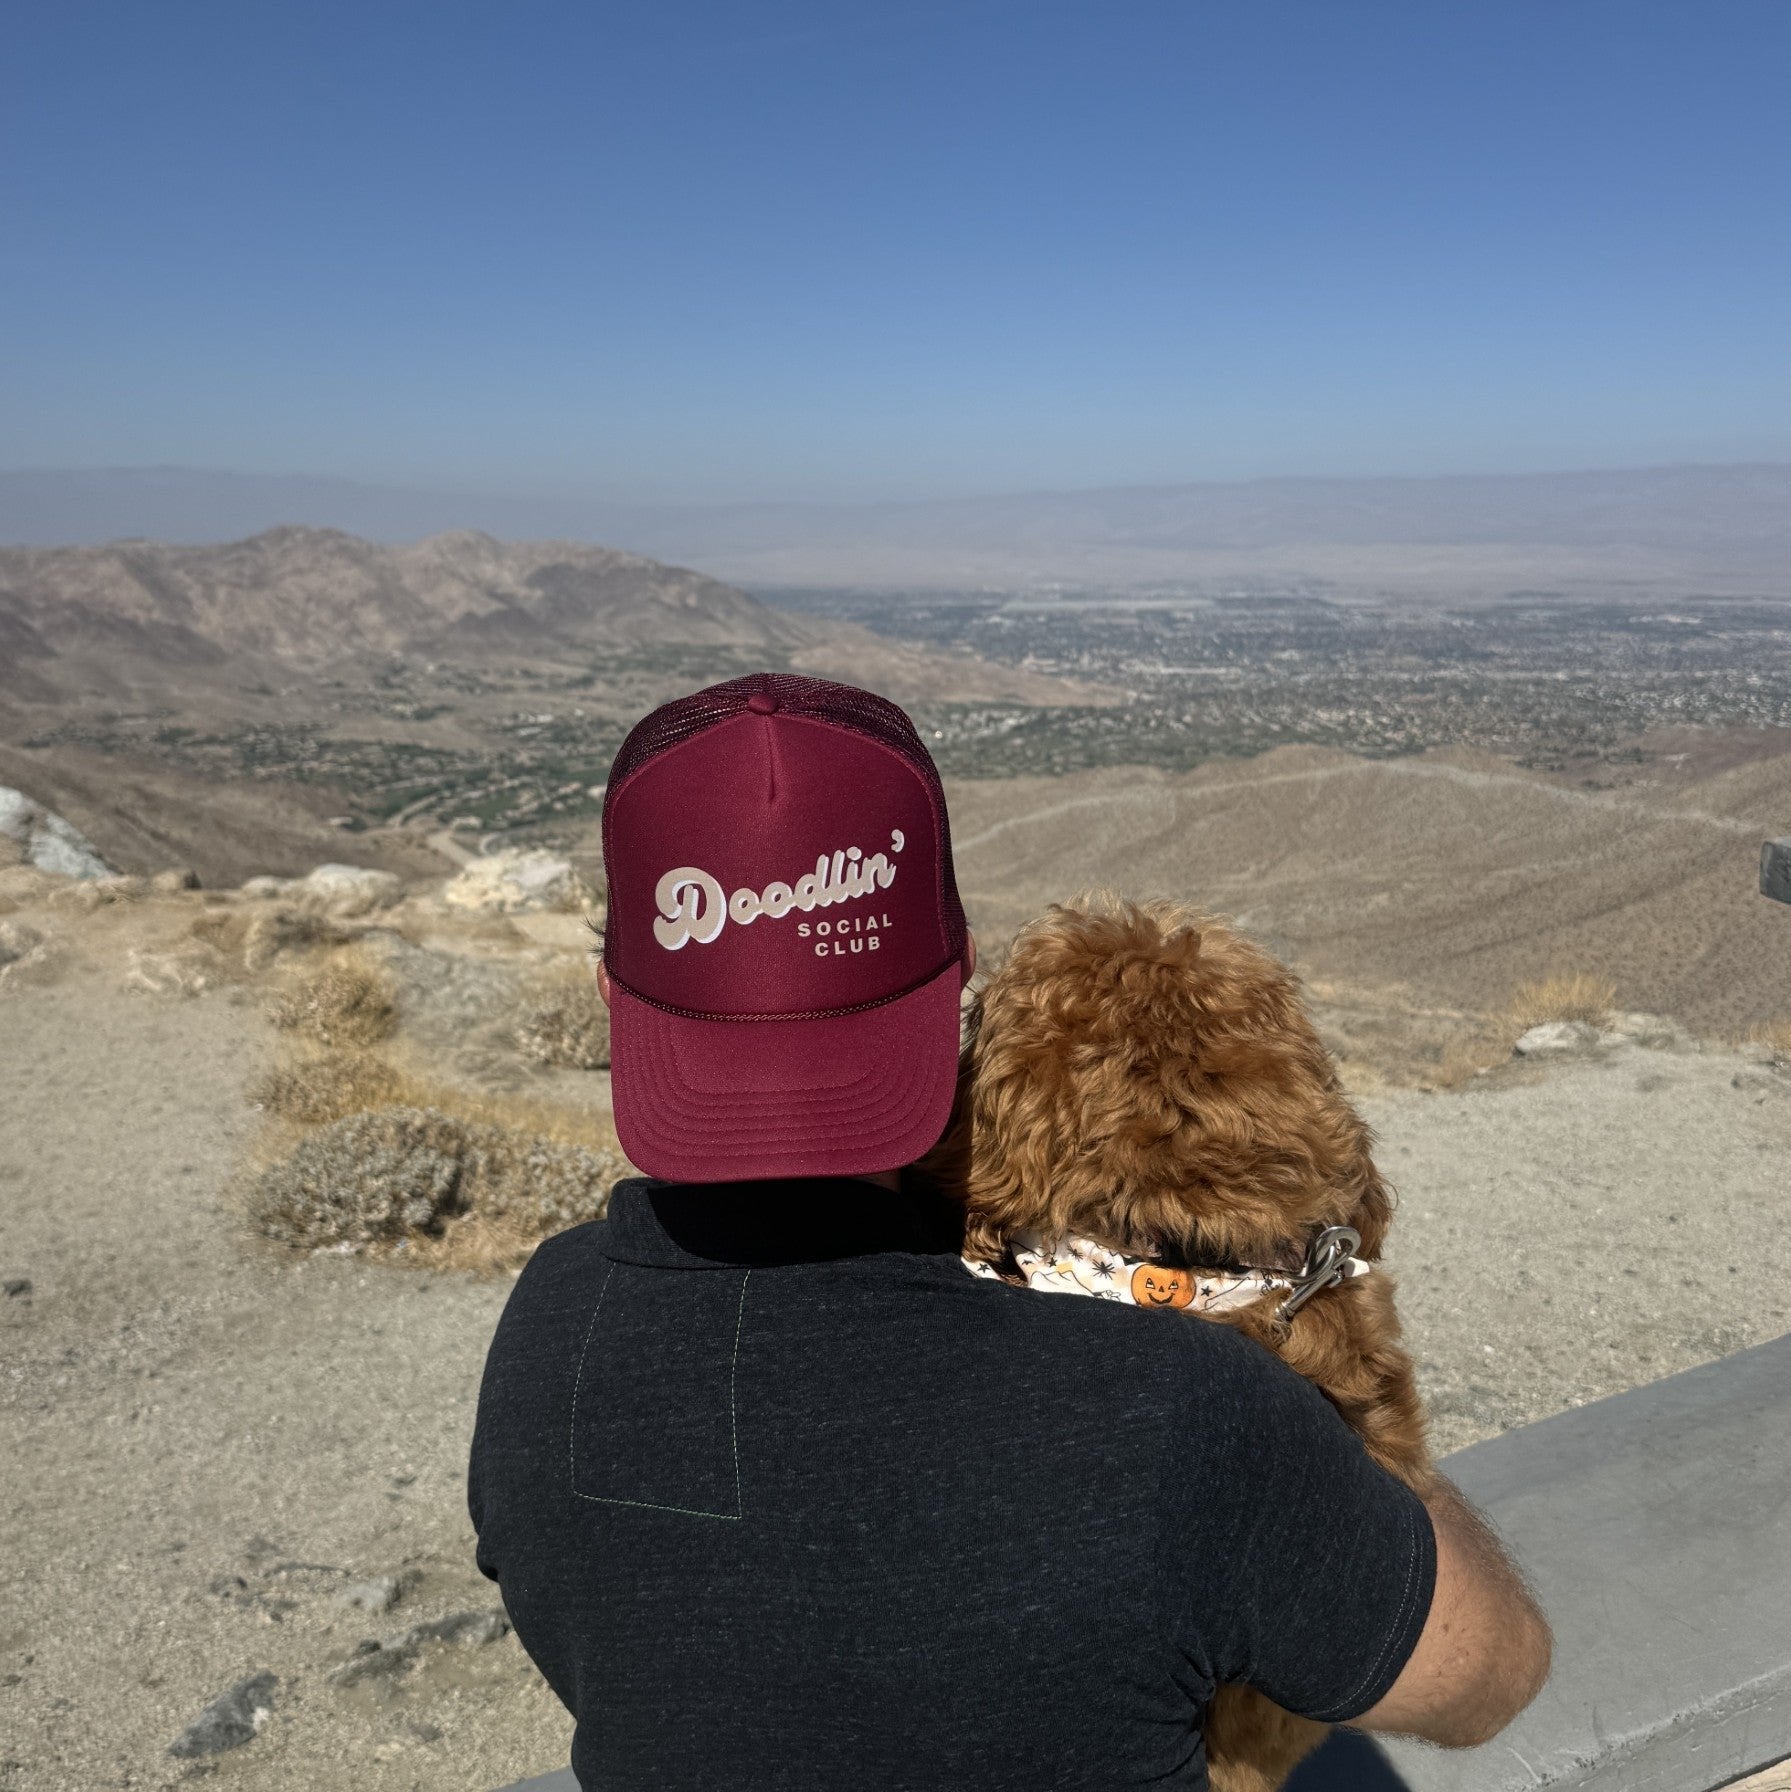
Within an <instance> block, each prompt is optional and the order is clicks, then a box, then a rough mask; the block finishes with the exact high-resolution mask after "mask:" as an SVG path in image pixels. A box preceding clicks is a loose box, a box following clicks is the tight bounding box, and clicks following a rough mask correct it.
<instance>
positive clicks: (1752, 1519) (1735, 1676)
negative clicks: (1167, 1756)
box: [511, 1336, 1791, 1792]
mask: <svg viewBox="0 0 1791 1792" xmlns="http://www.w3.org/2000/svg"><path fill="white" fill-rule="evenodd" d="M1446 1467H1447V1468H1448V1471H1449V1473H1450V1474H1451V1475H1452V1476H1453V1477H1454V1478H1455V1479H1456V1480H1457V1481H1459V1482H1460V1484H1461V1486H1462V1487H1463V1489H1464V1490H1465V1491H1466V1492H1467V1494H1468V1496H1469V1498H1471V1499H1472V1500H1473V1501H1474V1502H1475V1503H1476V1504H1477V1505H1479V1506H1481V1507H1483V1508H1484V1509H1485V1510H1486V1511H1487V1512H1488V1513H1490V1514H1491V1516H1492V1518H1493V1520H1494V1522H1495V1523H1496V1524H1497V1525H1498V1527H1499V1529H1500V1530H1501V1531H1502V1532H1503V1533H1504V1536H1505V1538H1506V1540H1507V1542H1509V1543H1510V1545H1511V1547H1512V1549H1513V1550H1514V1551H1515V1552H1516V1553H1517V1555H1518V1556H1519V1558H1520V1559H1521V1560H1522V1561H1523V1563H1524V1566H1525V1567H1526V1569H1527V1570H1528V1571H1529V1573H1530V1574H1531V1575H1532V1577H1533V1578H1534V1580H1535V1582H1536V1586H1537V1589H1538V1591H1539V1592H1540V1593H1541V1595H1542V1597H1543V1601H1544V1604H1545V1605H1546V1606H1547V1608H1548V1614H1549V1619H1550V1621H1551V1623H1552V1624H1553V1625H1554V1628H1555V1672H1554V1677H1553V1679H1552V1680H1551V1681H1550V1682H1549V1685H1548V1686H1547V1688H1546V1689H1545V1690H1544V1692H1543V1694H1542V1696H1541V1698H1539V1699H1538V1700H1537V1701H1536V1703H1535V1704H1534V1705H1533V1706H1532V1707H1531V1708H1530V1709H1529V1710H1528V1711H1526V1712H1525V1713H1524V1715H1523V1716H1522V1717H1520V1718H1519V1719H1518V1721H1517V1722H1516V1723H1515V1724H1513V1725H1512V1727H1511V1728H1510V1729H1509V1730H1507V1731H1506V1732H1505V1734H1504V1735H1502V1736H1500V1737H1499V1738H1498V1739H1497V1740H1496V1741H1494V1742H1491V1743H1489V1744H1488V1745H1487V1746H1486V1747H1485V1748H1480V1749H1471V1750H1467V1751H1463V1752H1459V1753H1457V1752H1445V1751H1443V1750H1440V1749H1432V1748H1426V1747H1425V1746H1424V1745H1423V1744H1421V1743H1412V1742H1388V1743H1384V1744H1383V1743H1379V1742H1373V1741H1370V1740H1369V1739H1368V1738H1367V1737H1366V1736H1362V1735H1359V1734H1357V1733H1354V1732H1352V1731H1347V1730H1339V1731H1338V1732H1337V1733H1336V1734H1335V1735H1334V1736H1333V1737H1332V1739H1331V1741H1330V1742H1328V1743H1327V1744H1326V1745H1325V1747H1324V1748H1322V1749H1320V1750H1319V1752H1318V1753H1317V1754H1316V1755H1314V1756H1313V1757H1312V1758H1311V1760H1309V1761H1307V1762H1306V1763H1305V1764H1304V1765H1303V1766H1302V1767H1301V1768H1300V1769H1299V1770H1298V1771H1297V1772H1296V1773H1295V1774H1294V1776H1293V1778H1292V1779H1290V1780H1289V1781H1288V1783H1287V1786H1286V1788H1285V1792H1535V1789H1536V1788H1541V1787H1556V1786H1558V1787H1563V1788H1566V1787H1572V1788H1574V1789H1575V1792H1711V1789H1712V1788H1714V1787H1718V1786H1724V1785H1727V1784H1728V1783H1729V1782H1730V1781H1732V1780H1736V1779H1739V1778H1741V1777H1742V1776H1743V1775H1744V1774H1748V1773H1752V1772H1753V1771H1755V1770H1756V1769H1758V1768H1761V1767H1765V1766H1768V1765H1770V1764H1771V1763H1773V1762H1776V1761H1781V1760H1783V1759H1785V1757H1787V1756H1791V1336H1788V1337H1784V1338H1780V1339H1778V1340H1776V1341H1775V1342H1774V1343H1771V1344H1762V1345H1760V1346H1759V1347H1758V1348H1757V1349H1754V1350H1746V1351H1743V1352H1742V1353H1741V1354H1740V1355H1738V1356H1732V1357H1727V1358H1725V1359H1723V1361H1721V1362H1717V1363H1709V1364H1706V1365H1705V1366H1704V1367H1703V1368H1701V1369H1690V1370H1687V1371H1686V1372H1685V1373H1684V1374H1683V1375H1674V1376H1671V1377H1669V1378H1668V1379H1667V1380H1665V1381H1659V1382H1656V1383H1655V1384H1654V1385H1653V1386H1652V1387H1645V1388H1636V1389H1634V1390H1633V1391H1632V1392H1630V1393H1627V1394H1619V1395H1617V1396H1616V1397H1615V1398H1613V1399H1610V1400H1601V1401H1599V1402H1597V1403H1596V1404H1595V1405H1592V1406H1583V1407H1580V1408H1578V1409H1577V1410H1575V1411H1573V1412H1565V1413H1561V1414H1559V1415H1558V1416H1557V1417H1555V1418H1552V1419H1545V1420H1544V1421H1543V1422H1542V1423H1541V1424H1538V1425H1528V1426H1525V1427H1524V1428H1523V1429H1522V1430H1521V1431H1511V1432H1507V1433H1506V1434H1505V1435H1504V1436H1503V1437H1496V1438H1492V1439H1490V1440H1488V1441H1487V1442H1486V1443H1483V1444H1475V1445H1474V1446H1473V1447H1472V1448H1471V1449H1467V1450H1462V1451H1459V1452H1458V1453H1457V1454H1456V1455H1454V1456H1452V1457H1450V1458H1449V1460H1448V1462H1447V1464H1446ZM525 1789H526V1792H578V1783H577V1781H576V1780H574V1779H573V1777H572V1775H571V1773H570V1772H569V1771H562V1772H559V1773H552V1774H548V1775H547V1776H546V1777H544V1778H541V1779H532V1780H525V1781H524V1782H522V1785H521V1786H518V1787H515V1788H512V1789H511V1792H525Z"/></svg>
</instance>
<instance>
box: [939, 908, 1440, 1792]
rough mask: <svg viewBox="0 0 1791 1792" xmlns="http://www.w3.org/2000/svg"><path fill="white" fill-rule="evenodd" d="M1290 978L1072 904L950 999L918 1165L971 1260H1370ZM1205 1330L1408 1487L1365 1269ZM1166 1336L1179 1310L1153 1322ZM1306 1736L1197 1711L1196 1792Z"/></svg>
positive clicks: (1176, 921)
mask: <svg viewBox="0 0 1791 1792" xmlns="http://www.w3.org/2000/svg"><path fill="white" fill-rule="evenodd" d="M1371 1143H1372V1140H1371V1135H1370V1133H1369V1130H1368V1127H1367V1126H1366V1124H1365V1123H1364V1122H1363V1120H1362V1119H1361V1117H1360V1116H1359V1115H1358V1114H1357V1113H1356V1111H1355V1109H1354V1108H1353V1107H1352V1106H1351V1105H1350V1103H1349V1101H1348V1099H1347V1098H1346V1096H1345V1095H1344V1094H1343V1091H1342V1089H1341V1088H1340V1086H1339V1084H1338V1080H1337V1074H1336V1070H1335V1067H1334V1066H1333V1064H1332V1062H1331V1059H1330V1055H1329V1054H1328V1053H1327V1052H1326V1050H1325V1048H1324V1046H1323V1044H1322V1043H1321V1042H1320V1040H1319V1038H1318V1035H1317V1033H1316V1031H1315V1030H1314V1028H1313V1026H1312V1022H1311V1020H1310V1018H1309V1017H1308V1016H1307V1013H1306V1011H1305V1008H1304V1006H1303V1005H1302V1003H1301V1000H1300V995H1299V988H1298V985H1297V983H1296V981H1295V979H1294V977H1293V975H1292V974H1291V973H1290V972H1289V971H1288V970H1287V969H1286V968H1285V967H1284V966H1283V965H1281V964H1280V963H1278V962H1277V961H1276V960H1275V959H1274V958H1272V957H1271V956H1270V955H1269V954H1268V953H1266V952H1264V951H1263V950H1262V949H1261V948H1260V947H1257V946H1255V945H1253V944H1251V943H1250V941H1248V940H1246V939H1244V938H1243V937H1242V936H1241V935H1240V934H1238V933H1236V932H1235V931H1233V930H1232V929H1231V928H1230V927H1228V926H1226V925H1225V924H1224V923H1223V922H1221V921H1218V920H1216V919H1214V918H1212V917H1210V916H1206V915H1203V914H1200V913H1198V912H1197V911H1195V910H1193V909H1191V908H1187V907H1184V906H1182V905H1181V904H1177V903H1171V902H1154V903H1143V904H1141V903H1133V902H1127V901H1122V900H1120V899H1118V898H1113V897H1098V896H1097V897H1087V898H1083V899H1080V900H1078V901H1076V902H1074V903H1072V904H1068V905H1062V906H1056V907H1053V908H1052V909H1050V910H1049V911H1048V912H1047V913H1046V914H1045V915H1044V916H1043V917H1042V918H1041V919H1039V920H1038V921H1036V922H1034V923H1033V924H1032V925H1031V926H1029V927H1028V928H1026V929H1025V930H1024V931H1023V932H1022V933H1021V934H1020V935H1019V937H1018V938H1017V939H1016V940H1015V941H1014V944H1013V947H1012V949H1011V951H1010V952H1009V954H1008V956H1007V959H1006V961H1005V963H1004V964H1003V965H1002V966H1001V967H1000V968H999V969H998V970H997V971H996V972H995V974H994V975H993V976H992V977H991V978H990V979H989V980H988V982H987V983H986V984H985V985H984V986H983V987H982V989H981V990H980V992H979V993H978V994H977V996H976V998H975V1000H974V1001H973V1003H972V1005H971V1012H970V1016H969V1021H968V1031H967V1034H966V1043H965V1048H964V1054H963V1061H962V1066H961V1070H960V1075H959V1080H958V1097H957V1104H956V1107H955V1109H954V1112H953V1115H952V1121H951V1125H950V1127H949V1129H948V1130H947V1132H946V1135H945V1137H944V1139H943V1140H942V1141H941V1142H940V1145H939V1147H938V1148H937V1150H936V1151H935V1152H934V1154H933V1156H932V1157H931V1158H930V1159H929V1161H928V1165H927V1168H928V1169H929V1170H930V1171H931V1172H932V1174H933V1176H934V1177H935V1178H936V1180H938V1181H939V1182H940V1184H941V1185H942V1186H943V1187H945V1188H946V1189H947V1190H949V1191H950V1192H952V1193H954V1194H956V1195H957V1196H958V1198H960V1199H961V1200H962V1201H963V1203H964V1206H965V1211H966V1245H965V1250H966V1253H967V1254H968V1255H970V1256H973V1257H977V1258H980V1259H982V1260H984V1261H987V1262H991V1263H1000V1262H1001V1261H1002V1260H1003V1259H1004V1258H1005V1256H1006V1253H1007V1246H1008V1241H1009V1240H1010V1239H1012V1238H1014V1237H1015V1236H1016V1235H1017V1234H1019V1233H1021V1232H1031V1233H1033V1234H1034V1235H1036V1236H1039V1237H1043V1238H1049V1239H1061V1238H1064V1237H1067V1236H1072V1235H1075V1236H1080V1237H1085V1238H1091V1239H1095V1240H1097V1241H1099V1242H1101V1243H1103V1244H1107V1245H1111V1246H1113V1247H1115V1248H1117V1249H1120V1250H1123V1251H1125V1252H1127V1253H1128V1254H1131V1255H1135V1256H1144V1257H1156V1258H1159V1259H1167V1260H1169V1261H1172V1262H1179V1263H1183V1264H1190V1265H1215V1266H1216V1265H1222V1264H1258V1265H1279V1266H1285V1267H1291V1266H1293V1265H1295V1264H1297V1263H1298V1262H1299V1261H1300V1259H1301V1258H1303V1256H1304V1254H1305V1250H1306V1246H1307V1243H1308V1241H1309V1240H1310V1239H1311V1237H1312V1235H1313V1234H1314V1233H1315V1232H1316V1231H1317V1230H1318V1229H1319V1228H1321V1227H1324V1226H1333V1225H1347V1226H1353V1227H1354V1228H1355V1229H1356V1230H1357V1232H1359V1233H1360V1234H1361V1238H1362V1245H1361V1252H1360V1254H1361V1255H1362V1256H1363V1257H1365V1258H1367V1259H1369V1260H1370V1261H1373V1260H1375V1259H1378V1258H1379V1256H1380V1253H1381V1247H1382V1243H1383V1241H1384V1240H1385V1238H1386V1234H1387V1226H1388V1222H1389V1220H1390V1218H1391V1214H1392V1198H1391V1196H1390V1194H1389V1192H1388V1190H1387V1187H1386V1185H1385V1184H1384V1183H1383V1182H1382V1180H1381V1178H1380V1174H1379V1172H1378V1171H1377V1170H1376V1169H1375V1166H1374V1159H1373V1156H1372V1154H1371V1149H1370V1147H1371ZM1275 1305H1276V1303H1275V1302H1273V1301H1272V1300H1263V1301H1258V1302H1256V1303H1254V1304H1253V1305H1252V1306H1250V1307H1246V1308H1243V1309H1239V1310H1236V1311H1233V1312H1229V1313H1225V1314H1223V1315H1214V1316H1212V1321H1211V1322H1212V1323H1218V1324H1229V1325H1233V1326H1235V1327H1237V1329H1239V1330H1241V1331H1243V1332H1246V1333H1247V1334H1249V1335H1250V1336H1251V1337H1253V1338H1255V1339H1257V1340H1258V1341H1259V1342H1260V1343H1262V1344H1263V1345H1264V1346H1266V1347H1267V1348H1269V1349H1271V1350H1273V1351H1275V1352H1276V1353H1277V1354H1278V1355H1279V1356H1281V1357H1282V1358H1283V1359H1284V1360H1285V1361H1286V1362H1287V1363H1288V1364H1289V1365H1290V1366H1291V1367H1292V1368H1294V1369H1296V1370H1297V1371H1298V1372H1299V1373H1300V1374H1302V1375H1304V1376H1306V1377H1307V1378H1308V1379H1309V1380H1310V1381H1313V1382H1315V1383H1316V1384H1317V1385H1318V1387H1319V1388H1320V1389H1321V1390H1322V1391H1323V1392H1324V1393H1325V1394H1326V1395H1327V1396H1328V1397H1329V1398H1330V1399H1331V1401H1332V1403H1333V1404H1334V1405H1335V1406H1336V1407H1337V1409H1338V1411H1339V1412H1341V1413H1342V1415H1343V1416H1344V1418H1345V1419H1346V1420H1347V1421H1348V1422H1349V1423H1350V1425H1351V1426H1353V1427H1354V1429H1355V1430H1356V1432H1357V1433H1358V1434H1359V1435H1360V1436H1361V1438H1362V1440H1363V1442H1364V1444H1365V1445H1366V1446H1367V1448H1368V1451H1369V1453H1370V1455H1372V1456H1373V1457H1374V1459H1375V1460H1376V1461H1378V1462H1379V1463H1380V1464H1381V1465H1382V1466H1383V1467H1385V1468H1387V1469H1388V1470H1390V1471H1391V1472H1392V1473H1394V1474H1395V1475H1398V1476H1399V1477H1400V1478H1401V1479H1402V1480H1404V1481H1405V1482H1407V1483H1408V1484H1409V1485H1411V1486H1413V1487H1415V1488H1417V1489H1418V1490H1419V1491H1420V1492H1422V1491H1424V1489H1425V1487H1426V1486H1427V1484H1428V1481H1429V1478H1430V1473H1431V1469H1430V1457H1429V1452H1428V1449H1427V1447H1426V1444H1425V1437H1424V1420H1423V1414H1422V1410H1421V1408H1420V1405H1419V1401H1418V1395H1417V1390H1416V1387H1415V1385H1414V1381H1413V1375H1412V1365H1411V1359H1410V1358H1409V1357H1408V1356H1407V1355H1406V1353H1405V1351H1404V1350H1403V1349H1401V1347H1400V1345H1399V1320H1398V1316H1397V1315H1396V1313H1395V1312H1394V1308H1393V1289H1392V1284H1391V1282H1390V1281H1389V1279H1388V1277H1387V1276H1386V1275H1385V1273H1384V1272H1377V1273H1376V1274H1374V1275H1371V1276H1366V1277H1361V1278H1359V1279H1356V1280H1352V1281H1348V1282H1344V1283H1341V1284H1339V1285H1337V1286H1335V1287H1332V1288H1330V1289H1327V1290H1325V1291H1324V1292H1322V1293H1320V1294H1318V1295H1317V1296H1315V1297H1314V1298H1313V1299H1312V1300H1310V1301H1308V1302H1307V1304H1306V1305H1305V1306H1304V1307H1303V1308H1301V1310H1300V1311H1299V1313H1298V1314H1297V1315H1296V1316H1295V1317H1294V1318H1293V1319H1292V1320H1291V1321H1289V1322H1287V1323H1286V1324H1277V1323H1276V1321H1275V1319H1274V1309H1275ZM1166 1322H1168V1323H1174V1324H1185V1323H1188V1320H1187V1317H1186V1316H1185V1315H1179V1314H1178V1315H1175V1316H1173V1317H1172V1318H1171V1319H1170V1320H1168V1321H1166ZM1324 1734H1325V1731H1324V1727H1323V1726H1322V1725H1319V1724H1315V1723H1311V1722H1308V1721H1307V1720H1306V1719H1304V1718H1299V1717H1295V1716H1293V1715H1291V1714H1290V1713H1288V1712H1285V1711H1282V1710H1281V1709H1279V1708H1278V1707H1277V1706H1275V1705H1273V1704H1271V1703H1270V1702H1269V1701H1268V1700H1267V1699H1266V1698H1264V1697H1262V1696H1261V1695H1260V1694H1259V1693H1256V1692H1254V1691H1252V1690H1250V1689H1249V1688H1246V1687H1232V1686H1228V1687H1223V1688H1221V1689H1220V1691H1219V1693H1218V1695H1217V1697H1215V1698H1214V1700H1213V1702H1212V1705H1211V1707H1210V1708H1209V1710H1208V1714H1207V1752H1208V1760H1209V1764H1210V1771H1211V1776H1212V1782H1213V1785H1214V1787H1215V1789H1216V1792H1273V1789H1274V1788H1275V1787H1278V1786H1279V1785H1280V1784H1281V1782H1282V1780H1284V1779H1285V1778H1286V1776H1287V1775H1288V1774H1289V1773H1290V1772H1291V1771H1292V1770H1293V1768H1294V1766H1295V1764H1296V1763H1297V1762H1298V1761H1299V1760H1300V1758H1301V1757H1302V1756H1303V1755H1305V1754H1306V1753H1307V1752H1308V1751H1309V1750H1310V1749H1311V1748H1312V1747H1314V1746H1315V1745H1316V1744H1317V1742H1318V1741H1319V1740H1321V1739H1322V1737H1323V1735H1324Z"/></svg>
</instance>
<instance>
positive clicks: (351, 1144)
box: [249, 1108, 465, 1250]
mask: <svg viewBox="0 0 1791 1792" xmlns="http://www.w3.org/2000/svg"><path fill="white" fill-rule="evenodd" d="M464 1156H465V1138H464V1132H463V1129H462V1128H461V1127H460V1126H459V1125H458V1123H457V1122H455V1121H453V1120H450V1119H449V1118H448V1116H447V1115H446V1114H440V1113H435V1112H433V1111H432V1110H430V1109H428V1108H386V1109H382V1110H379V1111H376V1112H373V1113H368V1114H351V1115H349V1116H348V1118H347V1119H344V1120H336V1121H332V1122H331V1123H330V1124H329V1125H328V1126H324V1127H320V1128H319V1129H318V1130H317V1131H316V1132H314V1133H311V1134H309V1135H308V1136H307V1137H305V1138H304V1139H301V1140H300V1141H299V1144H298V1147H297V1148H296V1149H295V1150H294V1151H293V1153H292V1155H291V1156H290V1157H288V1158H285V1159H283V1160H282V1161H281V1162H279V1163H275V1164H270V1165H269V1166H268V1168H267V1169H266V1170H264V1171H263V1172H262V1174H261V1176H260V1178H259V1179H258V1180H257V1182H256V1184H255V1187H254V1191H253V1193H252V1194H251V1196H250V1199H249V1212H250V1214H251V1216H252V1217H253V1218H254V1220H255V1222H256V1223H257V1224H258V1225H259V1226H260V1227H261V1229H262V1231H264V1232H265V1233H267V1234H268V1236H269V1237H270V1238H278V1239H280V1240H282V1241H283V1242H284V1243H286V1244H295V1245H299V1246H301V1247H303V1248H306V1249H310V1250H327V1249H329V1248H331V1247H336V1246H345V1247H347V1248H348V1249H350V1250H359V1249H362V1248H363V1247H365V1246H367V1245H371V1244H395V1243H397V1242H398V1240H399V1239H401V1238H403V1237H404V1236H405V1235H406V1234H407V1233H411V1232H428V1231H433V1230H439V1228H440V1225H441V1221H442V1219H443V1216H444V1215H445V1214H447V1213H450V1212H453V1211H455V1209H456V1204H457V1203H458V1202H459V1201H460V1198H461V1197H460V1180H461V1169H462V1160H463V1158H464Z"/></svg>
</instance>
